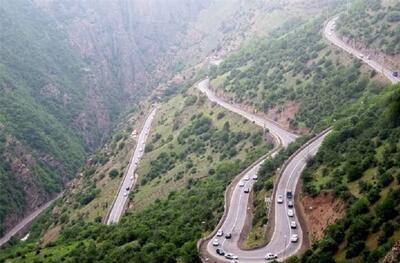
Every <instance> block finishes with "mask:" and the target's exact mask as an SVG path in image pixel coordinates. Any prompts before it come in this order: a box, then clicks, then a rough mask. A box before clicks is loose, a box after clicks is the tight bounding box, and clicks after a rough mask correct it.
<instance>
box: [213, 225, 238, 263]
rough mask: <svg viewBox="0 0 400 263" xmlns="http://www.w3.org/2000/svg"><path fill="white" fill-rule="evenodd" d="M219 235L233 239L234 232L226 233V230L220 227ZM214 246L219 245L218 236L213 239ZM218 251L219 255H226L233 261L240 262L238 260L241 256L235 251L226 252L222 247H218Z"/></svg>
mask: <svg viewBox="0 0 400 263" xmlns="http://www.w3.org/2000/svg"><path fill="white" fill-rule="evenodd" d="M217 237H225V238H226V239H231V238H232V233H229V232H228V233H224V231H223V230H222V229H219V230H218V231H217ZM212 244H213V246H215V247H218V246H219V240H218V239H217V238H216V239H214V241H213V243H212ZM215 251H216V252H217V254H218V255H220V256H223V257H225V258H226V259H232V260H233V262H238V261H237V260H238V259H239V257H238V256H237V255H235V254H233V253H227V252H225V251H224V250H223V249H222V248H217V249H216V250H215Z"/></svg>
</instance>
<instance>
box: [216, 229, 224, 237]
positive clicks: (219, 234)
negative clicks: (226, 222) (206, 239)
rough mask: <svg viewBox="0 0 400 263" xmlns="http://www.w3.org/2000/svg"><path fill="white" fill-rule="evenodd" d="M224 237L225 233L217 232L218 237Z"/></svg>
mask: <svg viewBox="0 0 400 263" xmlns="http://www.w3.org/2000/svg"><path fill="white" fill-rule="evenodd" d="M223 235H224V231H222V229H220V230H218V231H217V237H222V236H223Z"/></svg>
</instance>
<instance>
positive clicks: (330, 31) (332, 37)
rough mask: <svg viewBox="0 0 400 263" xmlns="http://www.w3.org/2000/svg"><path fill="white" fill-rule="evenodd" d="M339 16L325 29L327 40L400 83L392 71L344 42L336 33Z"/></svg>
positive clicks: (330, 21) (327, 24)
mask: <svg viewBox="0 0 400 263" xmlns="http://www.w3.org/2000/svg"><path fill="white" fill-rule="evenodd" d="M338 18H339V16H336V17H334V18H332V19H331V20H329V21H328V22H327V23H326V25H325V28H324V35H325V38H326V39H328V40H329V41H330V42H332V44H334V45H335V46H338V47H340V48H341V49H343V50H345V51H346V52H348V53H350V54H352V55H353V56H355V57H357V58H358V59H360V60H362V61H363V62H364V63H366V64H368V65H369V66H370V67H371V68H373V69H374V70H376V71H377V72H380V73H382V74H383V75H384V76H385V77H386V78H387V79H389V80H390V81H391V82H392V83H393V84H395V83H398V82H400V78H396V77H394V76H393V72H392V70H390V69H388V68H386V67H385V66H384V65H382V64H380V63H379V62H377V61H374V60H373V59H369V58H368V56H367V55H366V54H362V53H361V52H360V51H358V50H356V49H354V48H353V47H351V46H349V45H348V44H347V43H345V42H344V41H342V40H341V39H340V38H339V37H338V35H337V33H336V31H335V26H336V21H337V19H338Z"/></svg>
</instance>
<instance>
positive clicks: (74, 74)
mask: <svg viewBox="0 0 400 263" xmlns="http://www.w3.org/2000/svg"><path fill="white" fill-rule="evenodd" d="M0 14H1V15H0V24H1V28H2V33H1V34H0V37H1V48H0V58H1V59H0V92H1V96H0V136H1V142H0V155H1V161H0V167H1V168H0V176H1V180H0V189H1V190H0V234H1V233H2V232H3V231H4V230H5V229H6V228H7V227H9V226H10V225H12V224H13V223H14V221H15V220H16V219H17V218H20V217H22V216H23V215H24V212H26V211H31V210H32V209H35V208H36V206H38V205H41V204H43V203H44V202H45V201H46V200H47V199H48V198H49V196H51V195H54V194H55V193H57V192H59V191H61V189H62V187H63V185H64V184H65V183H66V182H67V180H68V179H70V178H71V177H72V176H73V175H74V173H75V171H76V170H77V168H78V167H79V166H80V165H82V163H83V160H84V157H85V152H86V149H87V147H86V146H89V145H88V144H86V146H85V143H84V138H83V136H82V133H81V129H83V127H82V126H81V124H82V122H85V120H83V117H84V116H85V115H86V116H87V117H88V118H90V119H91V122H93V124H92V125H89V126H88V127H87V128H86V129H88V130H89V131H90V133H92V134H93V135H92V136H93V141H98V140H99V135H100V134H99V131H98V128H99V127H98V125H97V124H96V117H95V116H93V114H91V113H90V112H86V110H87V109H85V103H86V101H85V89H84V88H83V86H82V85H81V83H80V78H81V68H82V66H83V64H82V63H81V61H80V60H79V59H77V58H76V56H75V55H74V54H73V52H71V50H70V49H69V48H68V45H67V43H66V38H65V35H63V34H62V32H60V31H58V30H56V28H53V27H51V26H49V24H50V22H51V20H49V19H47V18H45V17H44V16H43V15H42V14H41V13H40V12H39V11H37V10H36V9H35V8H33V7H32V6H31V5H30V4H28V3H27V1H13V2H12V3H11V2H7V1H2V3H1V5H0Z"/></svg>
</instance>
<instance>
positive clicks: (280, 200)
mask: <svg viewBox="0 0 400 263" xmlns="http://www.w3.org/2000/svg"><path fill="white" fill-rule="evenodd" d="M286 199H287V206H288V208H289V209H288V210H287V215H288V217H289V218H293V217H294V210H293V207H294V202H293V199H294V198H293V193H292V191H287V192H286ZM276 202H277V203H278V204H283V203H284V202H285V199H284V197H283V195H281V194H279V195H278V196H277V198H276ZM290 228H292V229H296V228H297V223H296V221H295V220H290ZM298 241H299V235H298V234H293V235H292V236H291V237H290V242H292V243H296V242H298ZM285 243H286V242H285ZM277 258H278V255H277V254H274V253H267V254H266V255H265V259H266V260H267V261H269V260H275V259H277Z"/></svg>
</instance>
